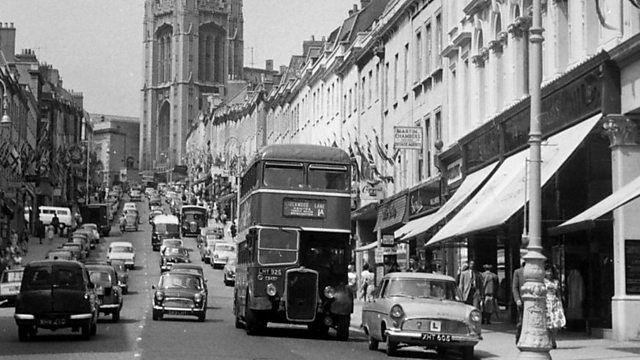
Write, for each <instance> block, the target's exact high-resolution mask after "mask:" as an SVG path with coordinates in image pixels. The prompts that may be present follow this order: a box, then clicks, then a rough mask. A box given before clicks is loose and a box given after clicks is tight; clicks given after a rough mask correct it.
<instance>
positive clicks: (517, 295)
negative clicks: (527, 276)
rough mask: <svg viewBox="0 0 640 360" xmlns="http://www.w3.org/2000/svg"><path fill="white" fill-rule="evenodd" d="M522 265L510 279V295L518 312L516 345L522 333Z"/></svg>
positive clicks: (523, 263)
mask: <svg viewBox="0 0 640 360" xmlns="http://www.w3.org/2000/svg"><path fill="white" fill-rule="evenodd" d="M524 265H525V262H524V261H523V262H522V266H521V267H519V268H517V269H515V270H514V271H513V278H512V279H511V293H512V294H513V301H515V303H516V309H517V310H518V322H517V324H516V345H517V344H518V341H520V334H521V333H522V314H523V313H522V311H523V307H522V305H523V304H522V294H521V290H522V286H524V274H523V271H524Z"/></svg>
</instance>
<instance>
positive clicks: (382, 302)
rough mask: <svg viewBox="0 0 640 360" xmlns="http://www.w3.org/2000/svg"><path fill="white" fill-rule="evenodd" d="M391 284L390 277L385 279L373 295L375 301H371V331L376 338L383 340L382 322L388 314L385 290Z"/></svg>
mask: <svg viewBox="0 0 640 360" xmlns="http://www.w3.org/2000/svg"><path fill="white" fill-rule="evenodd" d="M388 284H389V279H384V280H383V281H382V283H381V284H380V286H378V287H377V288H376V289H375V292H374V295H373V301H372V302H371V303H370V304H371V307H370V311H369V312H370V314H369V316H370V319H371V322H370V323H371V327H370V330H369V331H370V332H371V333H372V334H373V336H374V338H376V339H379V340H382V338H383V336H382V335H383V334H382V322H383V321H384V317H385V316H386V314H387V311H388V310H387V308H388V306H389V305H388V301H387V300H386V298H385V297H384V293H385V290H386V288H387V285H388Z"/></svg>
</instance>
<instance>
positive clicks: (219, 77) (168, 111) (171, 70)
mask: <svg viewBox="0 0 640 360" xmlns="http://www.w3.org/2000/svg"><path fill="white" fill-rule="evenodd" d="M242 37H243V18H242V0H145V15H144V23H143V48H144V64H143V74H144V84H143V85H142V96H141V107H142V109H141V112H142V116H141V119H142V121H141V122H140V165H141V166H140V167H141V169H143V170H151V169H158V168H167V167H171V166H173V165H181V164H184V158H185V156H186V154H185V143H186V139H187V135H188V133H189V129H190V128H191V125H192V123H193V122H194V121H195V120H196V117H197V116H198V113H199V110H200V109H202V108H204V107H206V106H207V104H206V99H204V97H203V94H214V96H216V95H217V96H218V97H220V98H221V99H224V98H225V96H226V95H227V94H226V93H227V91H226V89H227V81H228V80H229V79H232V80H233V79H241V78H242V69H243V38H242Z"/></svg>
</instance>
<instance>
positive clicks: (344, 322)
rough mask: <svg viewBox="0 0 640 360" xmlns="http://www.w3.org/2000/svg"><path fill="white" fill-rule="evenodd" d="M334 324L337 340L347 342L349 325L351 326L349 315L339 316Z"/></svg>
mask: <svg viewBox="0 0 640 360" xmlns="http://www.w3.org/2000/svg"><path fill="white" fill-rule="evenodd" d="M336 322H337V324H336V333H337V338H338V340H340V341H347V340H349V325H350V324H351V315H340V316H338V317H337V319H336Z"/></svg>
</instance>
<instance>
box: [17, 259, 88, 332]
mask: <svg viewBox="0 0 640 360" xmlns="http://www.w3.org/2000/svg"><path fill="white" fill-rule="evenodd" d="M95 299H96V297H95V293H94V291H93V284H92V283H91V282H90V281H89V274H88V273H87V271H86V269H85V267H84V265H82V264H80V263H79V262H76V261H60V260H58V261H50V260H44V261H32V262H30V263H29V264H27V266H26V267H25V269H24V274H23V277H22V282H21V287H20V293H19V294H18V297H17V299H16V308H15V314H14V318H15V321H16V324H17V325H18V337H19V339H20V341H26V340H28V339H29V338H30V337H33V336H35V334H36V332H37V329H38V328H43V329H50V330H56V329H61V328H71V329H72V330H73V331H79V330H81V331H82V336H83V338H85V339H89V338H90V336H92V335H95V333H96V329H97V323H96V322H97V316H98V309H97V307H96V302H95Z"/></svg>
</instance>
